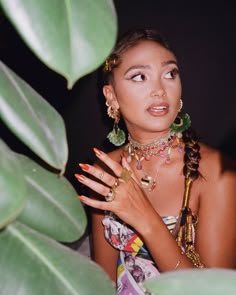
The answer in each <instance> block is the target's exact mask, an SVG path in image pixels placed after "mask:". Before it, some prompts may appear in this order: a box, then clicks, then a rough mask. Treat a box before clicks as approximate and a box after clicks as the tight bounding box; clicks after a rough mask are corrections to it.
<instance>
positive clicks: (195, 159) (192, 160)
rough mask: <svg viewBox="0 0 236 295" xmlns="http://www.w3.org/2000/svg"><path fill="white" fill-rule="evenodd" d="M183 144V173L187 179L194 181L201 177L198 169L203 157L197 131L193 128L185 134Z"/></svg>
mask: <svg viewBox="0 0 236 295" xmlns="http://www.w3.org/2000/svg"><path fill="white" fill-rule="evenodd" d="M183 142H184V143H185V148H184V151H185V154H184V168H183V173H184V176H185V178H190V179H191V180H192V181H194V180H196V179H197V178H198V177H199V175H200V172H199V171H198V167H199V162H200V159H201V155H200V145H199V144H198V138H197V136H196V133H195V131H194V130H193V129H192V128H191V127H190V128H188V129H187V130H185V131H184V132H183Z"/></svg>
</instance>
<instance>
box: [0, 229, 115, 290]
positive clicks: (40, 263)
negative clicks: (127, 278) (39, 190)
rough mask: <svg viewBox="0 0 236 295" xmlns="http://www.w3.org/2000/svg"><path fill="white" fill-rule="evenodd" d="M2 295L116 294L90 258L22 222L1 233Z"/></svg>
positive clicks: (0, 278)
mask: <svg viewBox="0 0 236 295" xmlns="http://www.w3.org/2000/svg"><path fill="white" fill-rule="evenodd" d="M0 294H1V295H13V294H18V295H20V294H22V295H42V294H43V295H54V294H55V295H91V294H96V295H113V294H114V295H115V294H116V292H115V289H114V287H113V286H112V282H111V281H110V279H109V278H108V276H107V275H106V274H105V272H104V271H103V270H102V269H101V268H100V267H98V266H97V265H96V264H95V263H93V262H92V261H90V260H89V259H88V258H86V257H84V256H82V255H80V254H78V253H76V252H74V251H72V250H71V249H69V248H67V247H65V246H62V245H60V244H58V243H56V242H55V241H53V240H51V239H49V238H47V237H45V236H43V235H41V234H39V233H37V232H34V231H32V230H30V229H28V228H27V227H26V226H24V225H21V224H19V223H14V224H11V225H9V226H8V227H7V228H6V229H5V230H4V231H3V232H1V233H0Z"/></svg>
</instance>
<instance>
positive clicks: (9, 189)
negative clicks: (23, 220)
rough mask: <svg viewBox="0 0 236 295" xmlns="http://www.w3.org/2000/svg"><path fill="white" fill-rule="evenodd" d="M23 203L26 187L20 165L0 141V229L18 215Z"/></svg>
mask: <svg viewBox="0 0 236 295" xmlns="http://www.w3.org/2000/svg"><path fill="white" fill-rule="evenodd" d="M25 202H26V185H25V179H24V177H23V175H22V173H21V166H20V163H19V162H18V159H17V157H16V156H15V154H14V153H13V152H12V151H11V150H10V148H9V147H8V146H7V145H6V144H5V143H4V142H3V141H2V140H1V139H0V229H2V228H3V227H4V226H6V225H7V224H8V223H9V222H11V221H13V220H14V219H15V218H16V217H17V215H19V214H20V212H21V210H23V208H24V205H25Z"/></svg>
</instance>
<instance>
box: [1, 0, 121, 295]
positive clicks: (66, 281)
mask: <svg viewBox="0 0 236 295" xmlns="http://www.w3.org/2000/svg"><path fill="white" fill-rule="evenodd" d="M0 4H1V8H2V9H3V11H4V13H5V15H6V16H7V17H8V19H9V20H10V21H11V23H12V24H13V26H14V27H15V29H16V31H17V32H18V33H19V34H20V36H21V37H22V39H23V40H24V42H25V43H26V44H27V45H28V46H29V48H31V50H32V51H33V52H34V53H35V55H36V56H37V57H38V58H39V59H40V60H41V61H42V62H43V63H45V64H46V65H47V66H48V67H49V68H50V69H51V70H53V71H56V72H57V73H59V74H61V75H63V76H64V77H65V78H66V79H67V81H68V88H72V87H73V85H74V84H75V82H76V81H77V80H78V79H79V78H81V77H82V76H84V75H86V74H88V73H90V72H92V71H93V70H95V69H96V68H97V67H98V66H99V65H100V64H101V63H102V62H103V61H104V59H105V58H106V56H107V55H108V54H109V52H110V50H111V49H112V47H113V45H114V43H115V40H116V33H117V23H116V13H115V9H114V5H113V2H112V1H110V0H96V1H94V0H50V1H48V0H40V1H35V0H11V1H8V0H0ZM0 117H1V120H2V121H3V122H4V123H5V124H6V126H7V127H8V128H9V129H10V130H11V131H12V132H13V133H14V134H15V135H16V136H17V137H18V138H19V139H20V140H21V141H22V142H23V143H24V144H25V145H26V146H28V147H29V148H30V149H31V150H32V151H33V152H34V153H35V155H36V157H37V159H38V161H37V160H33V159H31V158H29V157H27V156H26V155H22V154H19V153H17V151H13V150H11V149H10V148H9V146H8V145H7V143H5V142H4V141H3V140H0V166H1V170H0V191H1V195H0V204H1V206H0V229H1V232H0V251H1V254H0V294H1V295H5V294H6V295H13V294H24V295H28V294H29V295H32V294H34V295H37V294H40V295H42V294H44V295H47V294H50V295H51V294H59V295H60V294H63V295H65V294H88V295H90V294H93V293H94V290H96V294H109V295H110V294H115V290H114V287H113V286H112V283H111V281H110V280H109V278H108V276H107V275H106V274H105V272H104V271H103V270H102V269H101V268H100V267H99V266H98V265H96V264H95V263H93V262H92V261H90V260H89V259H87V258H86V257H84V256H82V255H80V254H78V253H76V252H74V251H73V250H71V249H69V248H68V247H65V246H63V245H62V244H61V242H72V241H75V240H78V239H79V238H80V237H81V236H82V235H83V233H84V231H85V229H86V226H87V220H86V214H85V212H84V209H83V206H82V205H81V203H80V202H79V200H78V198H77V192H76V191H75V189H74V188H73V187H72V185H71V184H70V183H69V182H68V181H67V179H66V178H65V177H64V176H63V174H64V172H65V169H66V164H67V158H68V147H67V138H66V130H65V124H64V121H63V118H62V117H61V116H60V114H59V113H58V112H57V111H56V110H55V109H54V108H53V107H52V106H51V105H50V104H49V103H48V102H47V101H46V100H45V99H44V98H43V97H41V96H40V94H38V93H37V92H36V91H35V90H34V89H33V88H32V87H31V86H30V85H28V84H27V83H26V82H25V81H23V80H22V79H21V78H20V77H19V76H18V75H17V74H16V73H14V72H13V71H12V70H11V69H10V68H8V66H7V65H5V64H4V63H2V62H0Z"/></svg>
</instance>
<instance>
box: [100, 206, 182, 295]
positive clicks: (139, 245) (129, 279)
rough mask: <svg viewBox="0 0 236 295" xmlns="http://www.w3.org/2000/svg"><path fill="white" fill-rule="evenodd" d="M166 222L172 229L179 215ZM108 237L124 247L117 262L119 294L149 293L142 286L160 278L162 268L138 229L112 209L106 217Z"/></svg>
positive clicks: (105, 224)
mask: <svg viewBox="0 0 236 295" xmlns="http://www.w3.org/2000/svg"><path fill="white" fill-rule="evenodd" d="M162 219H163V222H164V223H165V224H166V225H167V227H168V229H169V230H170V231H172V229H173V228H174V226H175V224H176V221H177V218H176V217H175V216H166V217H163V218H162ZM103 225H104V229H105V237H106V239H107V240H108V241H109V243H110V244H111V245H112V246H113V247H114V248H116V249H118V250H120V255H119V258H118V261H117V294H119V295H147V294H149V293H148V292H147V291H145V289H144V288H143V286H142V282H143V281H144V280H147V279H150V278H152V277H156V276H157V275H159V271H158V268H157V266H156V265H155V263H154V261H153V260H152V258H151V256H150V254H149V252H148V251H147V249H146V247H145V245H144V243H143V241H142V240H141V239H140V237H139V236H138V235H137V234H136V232H135V231H134V230H133V229H132V228H130V227H128V226H127V225H126V224H125V223H123V222H122V221H121V220H119V219H118V218H117V217H116V216H115V215H114V214H113V213H112V212H109V213H107V214H106V215H105V218H104V219H103Z"/></svg>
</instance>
